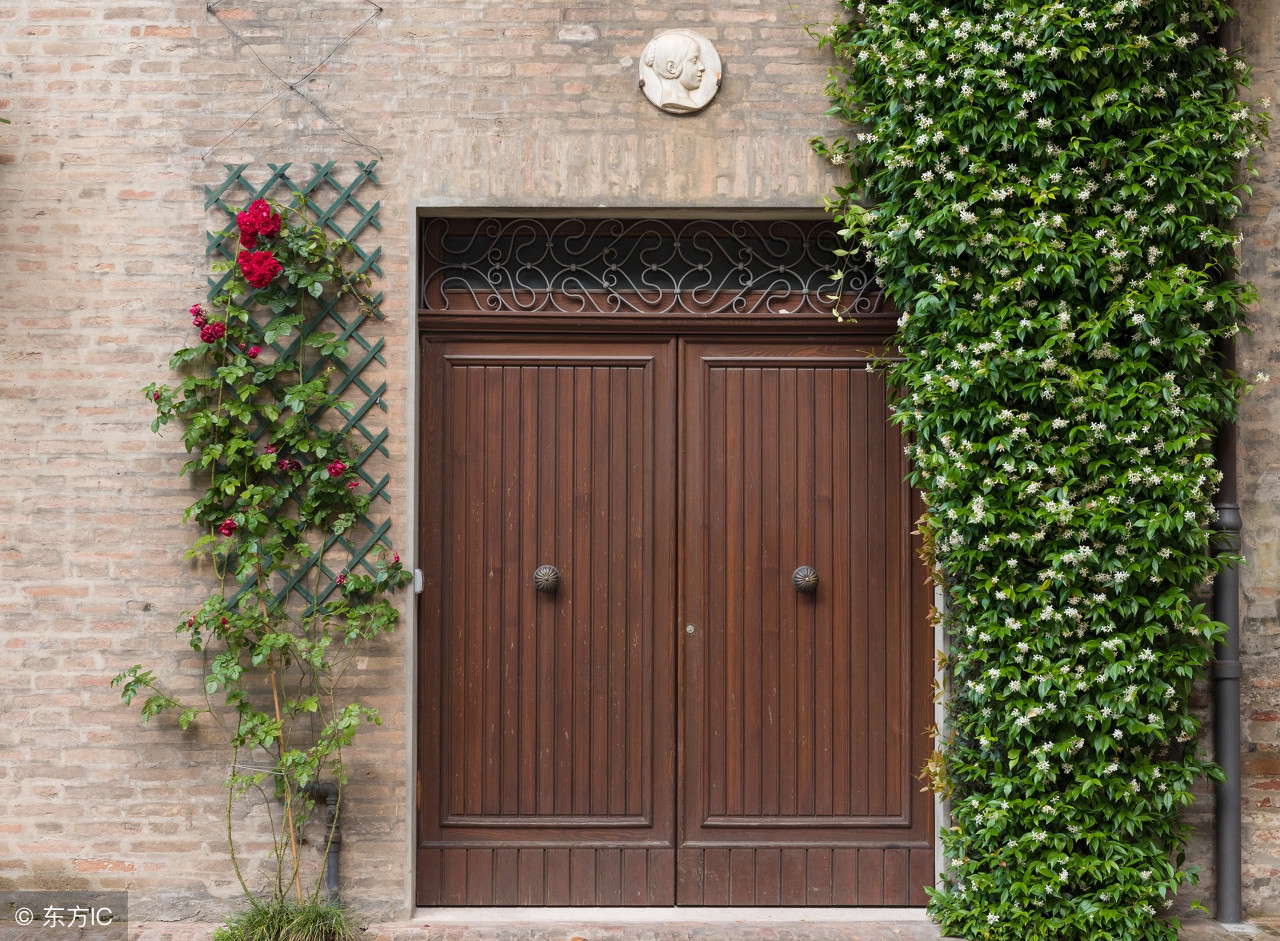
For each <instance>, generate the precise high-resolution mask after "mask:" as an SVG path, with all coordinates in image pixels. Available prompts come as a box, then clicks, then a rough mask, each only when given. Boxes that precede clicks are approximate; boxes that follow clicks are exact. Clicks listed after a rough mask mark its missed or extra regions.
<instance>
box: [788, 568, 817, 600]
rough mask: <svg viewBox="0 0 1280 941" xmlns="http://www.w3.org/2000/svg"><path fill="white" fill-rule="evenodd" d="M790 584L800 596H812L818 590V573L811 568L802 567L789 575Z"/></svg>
mask: <svg viewBox="0 0 1280 941" xmlns="http://www.w3.org/2000/svg"><path fill="white" fill-rule="evenodd" d="M791 584H792V585H794V586H795V587H796V591H798V592H800V593H801V594H805V595H812V594H813V593H814V592H815V591H817V590H818V572H817V570H816V569H815V568H813V566H810V565H802V566H800V567H799V568H798V569H796V570H795V571H794V572H792V573H791Z"/></svg>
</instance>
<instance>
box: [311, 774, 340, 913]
mask: <svg viewBox="0 0 1280 941" xmlns="http://www.w3.org/2000/svg"><path fill="white" fill-rule="evenodd" d="M302 790H303V793H304V794H306V795H307V796H308V797H310V798H311V799H312V800H313V801H316V802H319V801H324V811H325V812H324V832H325V843H324V847H325V853H324V897H325V898H326V899H328V900H329V901H330V902H333V903H335V904H337V903H340V902H341V901H342V899H341V896H340V895H339V890H338V860H339V858H340V854H341V853H342V831H341V830H339V829H338V797H339V791H338V786H337V785H336V784H334V783H333V782H331V781H324V782H312V783H311V784H308V785H307V786H306V787H305V788H303V789H302Z"/></svg>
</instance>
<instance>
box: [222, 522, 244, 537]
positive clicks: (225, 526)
mask: <svg viewBox="0 0 1280 941" xmlns="http://www.w3.org/2000/svg"><path fill="white" fill-rule="evenodd" d="M238 528H239V527H238V526H237V525H236V521H235V520H232V519H227V520H223V521H222V525H221V526H219V527H218V532H220V533H222V535H224V536H230V535H231V534H232V533H234V532H235V531H236V530H237V529H238Z"/></svg>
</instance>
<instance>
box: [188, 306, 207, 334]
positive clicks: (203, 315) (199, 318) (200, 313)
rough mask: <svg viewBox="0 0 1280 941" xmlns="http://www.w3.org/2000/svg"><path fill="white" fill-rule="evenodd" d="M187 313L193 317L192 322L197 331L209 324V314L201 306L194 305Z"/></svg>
mask: <svg viewBox="0 0 1280 941" xmlns="http://www.w3.org/2000/svg"><path fill="white" fill-rule="evenodd" d="M187 313H189V314H190V315H191V322H192V323H193V324H194V325H195V326H196V328H197V329H199V328H200V327H203V326H204V325H205V324H207V323H208V322H209V312H208V311H207V310H205V309H204V308H203V307H201V306H200V305H199V304H192V305H191V310H189V311H187Z"/></svg>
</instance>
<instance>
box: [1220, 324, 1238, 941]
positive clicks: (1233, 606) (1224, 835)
mask: <svg viewBox="0 0 1280 941" xmlns="http://www.w3.org/2000/svg"><path fill="white" fill-rule="evenodd" d="M1223 359H1224V365H1225V366H1226V367H1227V368H1228V369H1232V370H1234V369H1235V344H1230V345H1229V346H1228V348H1227V350H1226V352H1225V355H1224V357H1223ZM1217 452H1218V468H1219V469H1220V470H1221V471H1222V486H1221V488H1220V489H1219V490H1218V495H1217V497H1216V498H1215V499H1214V508H1215V509H1216V510H1217V511H1218V519H1217V521H1216V522H1215V523H1214V527H1213V528H1214V529H1215V530H1216V531H1217V538H1216V539H1215V544H1216V546H1217V549H1218V551H1220V552H1230V553H1238V552H1239V551H1240V531H1241V523H1242V521H1241V518H1240V507H1239V505H1238V503H1237V496H1238V493H1237V481H1236V424H1235V422H1228V423H1227V424H1226V425H1224V426H1223V427H1222V428H1221V429H1220V431H1219V434H1218V442H1217ZM1213 609H1214V618H1215V619H1216V620H1218V621H1221V622H1222V623H1223V624H1225V625H1226V627H1227V633H1226V636H1225V637H1224V638H1223V639H1222V641H1221V642H1220V643H1218V644H1217V645H1215V647H1214V657H1215V658H1216V662H1215V663H1214V665H1213V720H1214V721H1213V731H1214V756H1215V760H1216V761H1217V763H1218V765H1219V766H1220V767H1221V768H1222V770H1223V771H1224V772H1225V773H1226V780H1225V781H1222V782H1221V783H1220V784H1218V787H1217V795H1216V801H1215V808H1214V811H1215V813H1214V816H1215V822H1216V829H1217V837H1218V839H1217V847H1216V850H1217V853H1216V855H1217V860H1216V862H1217V875H1218V912H1217V918H1218V921H1219V922H1221V923H1223V924H1235V923H1238V922H1240V920H1241V886H1240V799H1241V785H1240V677H1241V672H1242V671H1241V668H1240V568H1239V566H1238V565H1237V564H1235V563H1233V564H1231V565H1230V566H1228V567H1227V568H1225V569H1223V570H1222V571H1221V572H1220V573H1219V574H1218V577H1217V579H1215V581H1214V586H1213Z"/></svg>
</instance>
